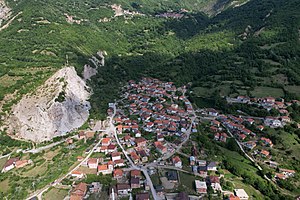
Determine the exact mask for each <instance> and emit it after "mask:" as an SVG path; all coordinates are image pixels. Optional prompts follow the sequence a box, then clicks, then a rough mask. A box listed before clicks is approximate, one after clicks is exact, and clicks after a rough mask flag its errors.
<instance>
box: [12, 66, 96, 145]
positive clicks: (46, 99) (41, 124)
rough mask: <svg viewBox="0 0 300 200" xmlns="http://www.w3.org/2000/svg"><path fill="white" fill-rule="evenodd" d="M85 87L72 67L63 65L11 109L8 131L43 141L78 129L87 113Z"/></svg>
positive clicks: (35, 140) (87, 95) (88, 94)
mask: <svg viewBox="0 0 300 200" xmlns="http://www.w3.org/2000/svg"><path fill="white" fill-rule="evenodd" d="M88 90H89V88H88V87H87V85H86V83H85V81H84V80H82V79H81V78H80V77H79V76H78V75H77V73H76V71H75V69H74V67H64V68H63V69H61V70H59V71H58V72H56V73H55V74H54V75H53V76H52V77H50V78H49V79H48V80H47V81H46V82H45V83H44V84H43V85H42V86H40V87H39V88H38V89H37V90H36V91H35V92H34V93H32V94H27V95H26V96H24V97H23V98H22V99H21V100H20V102H19V103H18V104H16V105H15V106H14V107H13V108H12V114H11V115H10V116H9V119H8V122H7V126H8V132H9V133H10V134H14V135H15V136H17V137H19V138H23V139H26V140H31V141H34V142H42V141H47V140H51V139H52V138H53V137H56V136H61V135H64V134H66V133H67V132H70V131H71V130H73V129H76V128H79V127H80V126H82V125H83V124H84V123H85V121H86V120H87V119H88V116H89V109H90V103H89V101H88V99H89V97H90V93H89V91H88Z"/></svg>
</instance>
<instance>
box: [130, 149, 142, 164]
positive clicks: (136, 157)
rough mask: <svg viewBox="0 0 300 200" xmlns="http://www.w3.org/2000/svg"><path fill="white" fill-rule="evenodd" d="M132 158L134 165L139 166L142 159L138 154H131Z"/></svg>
mask: <svg viewBox="0 0 300 200" xmlns="http://www.w3.org/2000/svg"><path fill="white" fill-rule="evenodd" d="M130 157H131V159H132V161H133V162H134V164H137V163H139V162H140V157H139V156H138V155H137V154H136V152H134V151H133V152H131V153H130Z"/></svg>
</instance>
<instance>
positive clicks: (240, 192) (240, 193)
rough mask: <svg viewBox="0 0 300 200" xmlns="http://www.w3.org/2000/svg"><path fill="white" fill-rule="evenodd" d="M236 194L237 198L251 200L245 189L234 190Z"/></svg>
mask: <svg viewBox="0 0 300 200" xmlns="http://www.w3.org/2000/svg"><path fill="white" fill-rule="evenodd" d="M234 194H235V196H237V197H239V198H240V200H248V199H249V196H248V194H247V193H246V192H245V190H244V189H234Z"/></svg>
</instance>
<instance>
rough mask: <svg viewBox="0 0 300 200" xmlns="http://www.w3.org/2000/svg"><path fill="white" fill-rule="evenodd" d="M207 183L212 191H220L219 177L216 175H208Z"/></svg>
mask: <svg viewBox="0 0 300 200" xmlns="http://www.w3.org/2000/svg"><path fill="white" fill-rule="evenodd" d="M209 183H210V186H211V187H212V189H213V190H214V192H216V191H222V187H221V185H220V178H219V177H218V176H209Z"/></svg>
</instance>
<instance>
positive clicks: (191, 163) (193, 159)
mask: <svg viewBox="0 0 300 200" xmlns="http://www.w3.org/2000/svg"><path fill="white" fill-rule="evenodd" d="M195 162H196V158H195V157H194V156H191V157H190V165H191V166H193V165H195Z"/></svg>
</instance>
